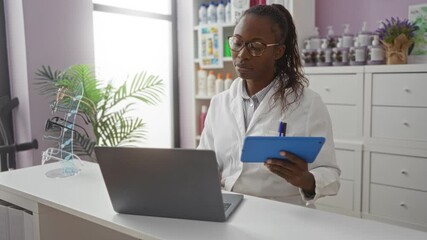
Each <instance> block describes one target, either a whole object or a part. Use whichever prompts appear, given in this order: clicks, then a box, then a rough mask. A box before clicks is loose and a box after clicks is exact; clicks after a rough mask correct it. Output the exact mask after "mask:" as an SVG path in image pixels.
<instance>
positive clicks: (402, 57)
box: [386, 49, 408, 64]
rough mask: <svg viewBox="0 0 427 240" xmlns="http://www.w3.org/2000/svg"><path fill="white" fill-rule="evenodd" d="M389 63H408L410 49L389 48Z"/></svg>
mask: <svg viewBox="0 0 427 240" xmlns="http://www.w3.org/2000/svg"><path fill="white" fill-rule="evenodd" d="M386 54H387V64H407V63H408V49H401V50H399V51H391V50H387V52H386Z"/></svg>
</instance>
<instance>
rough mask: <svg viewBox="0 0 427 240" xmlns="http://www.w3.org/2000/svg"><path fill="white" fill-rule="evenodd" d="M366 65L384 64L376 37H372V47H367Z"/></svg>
mask: <svg viewBox="0 0 427 240" xmlns="http://www.w3.org/2000/svg"><path fill="white" fill-rule="evenodd" d="M368 49H369V50H368V64H369V65H376V64H385V53H384V49H383V47H382V46H381V45H380V40H379V37H378V35H374V40H373V41H372V46H369V47H368Z"/></svg>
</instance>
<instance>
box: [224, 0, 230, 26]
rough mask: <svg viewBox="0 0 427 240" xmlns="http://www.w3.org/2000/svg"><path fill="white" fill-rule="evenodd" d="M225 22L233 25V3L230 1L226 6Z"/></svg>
mask: <svg viewBox="0 0 427 240" xmlns="http://www.w3.org/2000/svg"><path fill="white" fill-rule="evenodd" d="M225 22H226V23H231V1H230V0H228V1H227V4H226V5H225Z"/></svg>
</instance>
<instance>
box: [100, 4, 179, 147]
mask: <svg viewBox="0 0 427 240" xmlns="http://www.w3.org/2000/svg"><path fill="white" fill-rule="evenodd" d="M93 3H94V14H93V18H94V39H95V65H96V69H97V73H100V74H101V77H100V78H101V79H106V80H109V81H113V84H116V85H119V84H121V83H122V82H120V81H124V80H125V79H126V78H127V76H133V75H134V74H135V73H139V72H141V71H146V72H147V73H148V74H149V75H155V76H159V77H160V79H162V80H163V82H164V95H163V96H162V102H161V103H159V104H156V105H154V106H148V105H145V104H141V106H140V108H138V113H140V114H141V115H140V117H142V119H143V120H144V122H145V123H146V127H145V130H146V132H147V134H146V141H145V143H144V144H143V146H146V147H172V146H174V145H176V144H177V143H176V142H175V143H174V140H175V139H174V137H175V135H177V133H174V123H175V122H176V121H177V119H178V114H177V113H174V109H177V108H178V107H177V106H178V105H177V103H176V101H174V100H175V99H178V98H177V96H176V97H174V96H175V95H176V94H174V89H177V84H176V82H177V81H176V80H174V76H176V75H177V74H174V72H175V71H176V70H175V69H176V68H175V67H174V64H176V63H174V60H173V59H174V58H175V56H174V48H175V47H174V42H176V41H175V39H176V36H174V35H175V34H174V32H173V28H174V24H175V23H174V20H173V15H172V12H173V11H172V7H173V5H172V0H156V1H149V2H148V1H140V0H120V1H117V0H93ZM174 86H175V87H174ZM175 92H177V91H175ZM173 104H175V105H176V107H174V105H173ZM175 126H176V125H175Z"/></svg>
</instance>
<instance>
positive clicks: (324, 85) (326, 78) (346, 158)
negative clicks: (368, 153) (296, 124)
mask: <svg viewBox="0 0 427 240" xmlns="http://www.w3.org/2000/svg"><path fill="white" fill-rule="evenodd" d="M305 73H306V76H307V78H308V79H309V81H310V86H309V88H311V89H312V90H314V91H315V92H317V93H318V94H319V95H320V96H321V97H322V100H323V101H324V102H325V104H326V107H327V108H328V111H329V115H330V116H331V121H332V129H333V132H334V142H335V150H336V151H335V153H336V158H337V163H338V165H339V166H340V168H341V188H340V191H339V192H338V195H337V196H332V197H325V198H323V199H320V200H319V201H318V203H317V206H318V208H321V209H325V210H330V211H334V212H340V213H344V214H348V215H354V216H360V212H361V198H362V197H361V184H362V179H361V176H362V174H361V172H362V150H363V144H362V136H363V67H323V68H320V67H313V68H305Z"/></svg>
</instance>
